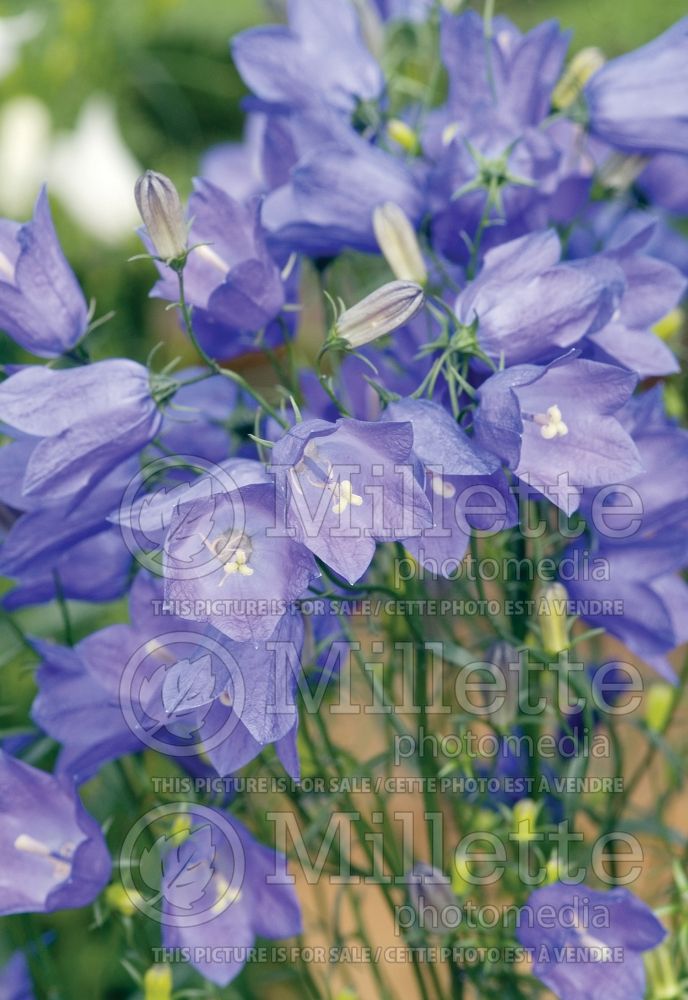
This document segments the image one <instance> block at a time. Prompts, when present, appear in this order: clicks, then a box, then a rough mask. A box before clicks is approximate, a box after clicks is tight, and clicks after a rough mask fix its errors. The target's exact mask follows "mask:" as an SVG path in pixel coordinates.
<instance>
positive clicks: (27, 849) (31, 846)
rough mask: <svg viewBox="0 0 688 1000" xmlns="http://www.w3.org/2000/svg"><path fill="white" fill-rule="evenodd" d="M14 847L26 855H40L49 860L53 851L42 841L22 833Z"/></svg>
mask: <svg viewBox="0 0 688 1000" xmlns="http://www.w3.org/2000/svg"><path fill="white" fill-rule="evenodd" d="M14 846H15V848H16V849H17V850H18V851H22V852H23V853H24V854H38V855H39V856H40V857H43V858H49V857H50V854H51V850H50V848H49V847H48V845H47V844H44V843H43V841H42V840H37V839H36V838H35V837H32V836H31V834H30V833H20V834H19V836H18V837H17V838H16V839H15V841H14Z"/></svg>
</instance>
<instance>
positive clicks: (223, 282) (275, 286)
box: [152, 180, 286, 358]
mask: <svg viewBox="0 0 688 1000" xmlns="http://www.w3.org/2000/svg"><path fill="white" fill-rule="evenodd" d="M189 214H190V215H191V217H192V220H193V221H192V224H191V230H190V234H189V243H190V245H191V246H193V247H194V249H193V250H192V251H191V253H190V254H189V257H188V259H187V262H186V266H185V268H184V288H185V293H186V300H187V302H188V303H189V305H191V306H192V307H193V310H194V312H193V324H194V330H195V331H196V333H197V335H198V337H199V339H200V341H201V343H202V344H203V346H204V347H205V348H206V349H207V350H210V351H211V352H212V353H214V354H217V355H218V356H220V357H225V358H229V357H233V356H234V355H236V354H240V353H242V352H243V351H245V350H246V349H249V348H252V347H254V346H255V334H256V332H257V331H259V330H261V329H263V328H264V327H266V326H268V325H269V324H270V323H271V322H272V320H274V319H275V318H276V316H277V315H278V314H279V313H280V311H281V309H282V307H283V306H284V304H285V301H286V293H285V286H284V283H283V281H282V276H281V273H280V269H279V267H278V265H277V263H276V262H275V260H274V259H273V257H272V256H271V254H270V252H269V250H268V247H267V244H266V233H265V230H264V229H263V226H262V224H261V219H260V216H261V206H260V201H259V200H258V199H252V200H250V201H249V202H248V203H246V204H242V203H241V202H238V201H235V200H234V198H232V197H231V196H230V195H229V194H227V193H226V192H225V191H223V190H222V189H221V188H218V187H215V186H214V185H213V184H211V183H210V182H209V181H205V180H197V181H196V182H195V189H194V193H193V194H192V195H191V198H190V199H189ZM159 270H160V274H161V277H160V280H159V281H158V282H157V284H156V285H155V287H154V289H153V292H152V294H153V295H154V296H156V297H158V298H162V299H167V300H168V301H170V302H177V301H178V299H179V289H178V286H177V278H176V276H175V275H174V274H173V272H172V271H171V270H170V269H169V268H168V267H165V266H164V265H159ZM273 337H279V340H280V341H281V339H283V334H281V333H280V331H279V328H277V329H276V330H274V331H273Z"/></svg>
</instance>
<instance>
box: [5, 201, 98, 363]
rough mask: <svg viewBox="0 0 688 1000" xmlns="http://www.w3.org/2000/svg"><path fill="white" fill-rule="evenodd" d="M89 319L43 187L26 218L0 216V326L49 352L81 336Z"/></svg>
mask: <svg viewBox="0 0 688 1000" xmlns="http://www.w3.org/2000/svg"><path fill="white" fill-rule="evenodd" d="M88 320H89V316H88V305H87V303H86V299H85V298H84V294H83V292H82V291H81V288H80V287H79V284H78V282H77V280H76V278H75V277H74V272H73V271H72V269H71V268H70V266H69V264H68V263H67V261H66V259H65V256H64V254H63V252H62V248H61V247H60V243H59V241H58V238H57V233H56V232H55V227H54V225H53V220H52V217H51V215H50V206H49V204H48V194H47V191H46V189H45V187H44V188H42V189H41V193H40V194H39V196H38V200H37V202H36V207H35V209H34V215H33V219H32V220H31V222H27V223H25V224H24V225H22V226H19V225H17V224H16V223H12V222H7V221H5V220H3V221H1V222H0V330H5V331H6V332H7V333H8V334H9V335H10V337H12V339H13V340H16V342H17V343H18V344H20V345H21V346H22V347H24V348H25V349H26V350H27V351H30V352H31V354H35V355H37V356H38V357H41V358H54V357H58V356H59V355H60V354H64V353H65V352H66V351H69V350H70V349H71V348H72V347H74V345H75V344H77V343H78V341H79V340H81V338H82V337H83V336H84V334H85V333H86V330H87V328H88Z"/></svg>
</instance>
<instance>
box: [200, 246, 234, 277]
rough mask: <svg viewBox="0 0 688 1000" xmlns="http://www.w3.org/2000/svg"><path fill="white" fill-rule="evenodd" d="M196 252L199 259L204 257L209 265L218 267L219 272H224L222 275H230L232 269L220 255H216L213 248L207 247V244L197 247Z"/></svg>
mask: <svg viewBox="0 0 688 1000" xmlns="http://www.w3.org/2000/svg"><path fill="white" fill-rule="evenodd" d="M194 252H195V253H197V254H198V256H199V257H203V259H204V260H205V261H207V262H208V264H212V265H213V267H216V268H217V269H218V271H221V272H222V274H228V273H229V271H230V267H229V264H228V263H227V261H225V260H223V259H222V257H220V255H219V253H216V252H215V250H213V248H212V247H209V246H208V245H207V243H204V244H202V245H201V246H198V247H195V250H194Z"/></svg>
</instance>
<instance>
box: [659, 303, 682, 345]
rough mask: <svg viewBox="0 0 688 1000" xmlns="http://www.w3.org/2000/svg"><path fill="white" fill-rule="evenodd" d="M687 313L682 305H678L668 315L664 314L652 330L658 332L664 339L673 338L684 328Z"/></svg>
mask: <svg viewBox="0 0 688 1000" xmlns="http://www.w3.org/2000/svg"><path fill="white" fill-rule="evenodd" d="M685 319H686V314H685V312H684V311H683V309H681V307H680V306H676V308H675V309H672V310H671V312H668V313H667V314H666V316H663V317H662V318H661V319H660V320H659V321H658V322H657V323H655V325H654V326H653V327H652V332H653V333H656V334H657V336H658V337H661V338H662V340H672V339H673V338H674V337H675V336H676V335H677V334H678V333H680V332H681V330H682V329H683V324H684V322H685Z"/></svg>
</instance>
